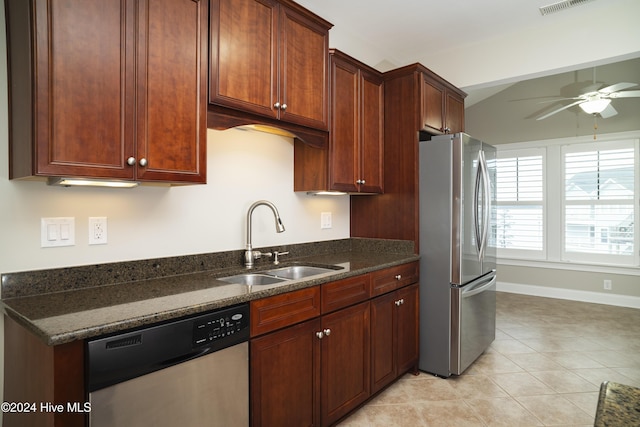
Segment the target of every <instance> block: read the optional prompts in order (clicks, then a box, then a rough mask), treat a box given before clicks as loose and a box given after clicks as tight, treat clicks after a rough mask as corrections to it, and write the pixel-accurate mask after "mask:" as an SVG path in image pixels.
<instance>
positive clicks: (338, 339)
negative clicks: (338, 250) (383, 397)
mask: <svg viewBox="0 0 640 427" xmlns="http://www.w3.org/2000/svg"><path fill="white" fill-rule="evenodd" d="M405 280H407V281H409V280H410V283H406V282H405ZM417 280H418V270H417V263H409V264H404V265H400V266H396V267H392V268H388V269H385V270H380V271H378V272H373V273H370V274H365V275H361V276H355V277H351V278H347V279H343V280H339V281H335V282H330V283H326V284H324V285H322V286H321V291H320V293H321V295H322V304H321V306H322V314H321V315H317V316H315V317H314V318H312V319H308V318H307V319H297V320H294V319H295V318H294V317H290V316H289V319H290V320H289V322H290V323H289V325H292V326H288V325H286V324H283V323H282V322H280V323H278V325H279V327H280V328H281V329H278V330H276V331H273V332H269V333H266V330H265V329H262V328H253V329H252V331H254V332H255V333H254V332H252V339H251V341H250V348H251V350H250V356H251V359H250V360H251V363H250V367H251V368H250V375H251V392H250V393H251V395H250V399H251V403H250V406H251V425H252V426H285V425H286V426H331V425H334V424H335V423H336V422H338V421H339V420H340V419H342V418H344V417H345V416H346V415H348V414H349V413H350V412H351V411H353V410H354V409H356V408H357V407H358V406H360V405H361V404H362V403H364V402H366V401H367V400H368V399H369V398H370V397H371V396H372V395H373V394H375V393H377V392H378V391H380V390H381V389H382V388H384V387H385V386H387V385H388V384H390V383H391V382H393V381H394V380H395V379H396V378H398V377H399V376H400V375H402V374H404V373H405V372H407V371H413V372H417V364H418V347H419V341H418V313H419V311H418V303H419V300H418V284H417V283H416V282H417ZM386 282H390V283H393V284H395V285H396V286H397V287H396V288H393V287H391V288H390V287H387V286H386V285H384V284H385V283H386ZM405 283H406V284H405ZM374 284H378V286H374ZM383 285H384V286H383ZM374 289H379V290H382V289H389V291H388V292H387V293H384V294H382V295H379V296H377V297H375V298H373V299H370V295H372V293H373V290H374ZM316 290H317V289H316ZM302 292H307V290H304V289H303V290H301V291H294V292H292V293H291V295H294V296H295V295H298V296H300V297H301V296H302ZM298 300H300V298H292V297H290V296H289V294H281V295H276V296H273V297H268V298H265V299H262V300H257V301H252V303H251V304H252V316H253V315H254V310H257V311H259V312H260V313H271V312H274V313H276V314H277V316H275V317H274V316H264V315H263V319H262V320H263V323H265V324H267V323H272V322H271V320H272V318H278V319H284V317H285V316H284V314H285V313H284V311H282V310H281V309H282V307H283V304H284V305H287V306H291V307H298V306H299V304H298V303H295V304H293V302H295V301H298ZM304 301H316V299H315V298H313V299H304ZM304 306H305V307H307V306H313V307H316V306H317V302H313V303H312V304H310V305H309V304H305V305H304ZM270 307H273V310H271V309H270ZM258 308H260V310H258ZM274 310H275V311H274ZM303 312H305V313H311V312H310V311H309V310H303ZM278 313H279V314H278ZM253 322H254V319H252V324H253ZM256 322H257V323H256V324H260V323H261V322H258V321H257V320H256ZM295 322H298V323H295ZM258 331H262V332H258Z"/></svg>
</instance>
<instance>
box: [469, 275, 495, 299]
mask: <svg viewBox="0 0 640 427" xmlns="http://www.w3.org/2000/svg"><path fill="white" fill-rule="evenodd" d="M496 280H497V276H496V275H495V274H494V275H493V276H492V277H491V279H490V280H489V281H487V282H480V283H477V284H475V285H472V286H470V287H469V288H468V289H467V288H462V298H470V297H472V296H474V295H478V294H479V293H481V292H484V291H485V290H486V289H487V288H490V287H492V286H493V285H494V284H495V283H496Z"/></svg>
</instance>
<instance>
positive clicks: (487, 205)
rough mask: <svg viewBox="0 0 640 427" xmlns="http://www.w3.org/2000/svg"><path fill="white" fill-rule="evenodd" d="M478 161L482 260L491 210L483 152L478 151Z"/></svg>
mask: <svg viewBox="0 0 640 427" xmlns="http://www.w3.org/2000/svg"><path fill="white" fill-rule="evenodd" d="M479 157H480V159H481V161H482V183H483V184H484V195H483V198H482V202H483V204H484V206H483V208H482V246H481V249H480V258H481V259H484V253H485V251H486V250H487V244H488V241H487V240H488V237H489V226H490V225H489V215H490V212H489V210H490V209H491V195H490V194H489V192H490V191H491V189H490V185H489V167H488V166H487V159H486V157H485V156H484V151H482V150H480V156H479Z"/></svg>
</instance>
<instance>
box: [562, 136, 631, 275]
mask: <svg viewBox="0 0 640 427" xmlns="http://www.w3.org/2000/svg"><path fill="white" fill-rule="evenodd" d="M636 157H637V153H636V148H635V146H634V143H633V141H626V142H625V141H620V142H618V143H616V144H612V145H603V144H580V145H572V146H566V147H563V167H564V176H563V180H564V186H563V187H564V197H563V210H564V215H563V217H564V218H563V237H564V245H563V258H564V259H565V260H568V261H592V262H605V263H612V264H633V262H634V257H635V249H634V248H635V246H636V243H635V242H636V237H635V229H634V222H635V221H634V220H635V216H636V212H635V211H636V206H637V203H636V202H635V201H636V199H637V194H636V189H635V182H636V173H637V172H636V170H635V168H636V166H635V164H636Z"/></svg>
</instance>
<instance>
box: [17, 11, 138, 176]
mask: <svg viewBox="0 0 640 427" xmlns="http://www.w3.org/2000/svg"><path fill="white" fill-rule="evenodd" d="M28 4H29V3H28V2H16V1H14V2H12V5H11V7H12V10H16V9H17V8H20V7H25V6H28ZM34 4H35V6H34V10H33V13H34V14H35V17H34V18H33V19H34V21H33V22H35V25H36V28H34V31H33V34H34V35H35V40H34V43H35V52H34V53H35V54H34V56H33V61H34V64H33V65H31V64H28V63H25V64H26V67H29V66H32V67H33V69H32V70H30V69H24V70H18V69H16V68H14V65H16V66H17V65H19V63H16V64H10V65H11V71H12V74H13V73H15V74H18V72H19V71H21V72H22V73H28V74H26V75H29V74H31V73H32V72H33V73H35V75H34V79H35V84H34V93H33V99H34V100H35V113H34V116H33V120H34V122H35V135H33V137H34V139H35V141H34V143H35V147H36V148H35V159H36V160H35V163H36V170H35V171H33V172H34V173H35V174H36V175H45V176H46V175H54V176H55V175H57V176H86V177H114V178H122V179H130V178H132V177H133V168H131V167H130V166H128V165H127V164H126V159H127V157H128V156H129V155H131V154H130V153H133V121H132V120H129V119H128V118H132V117H133V114H134V107H135V106H134V105H133V101H134V94H133V76H134V75H133V72H134V67H135V64H134V62H133V61H134V58H133V56H132V53H133V49H132V48H131V49H127V47H131V46H130V45H129V42H130V40H132V39H133V37H132V36H133V34H134V27H133V25H134V22H135V21H134V19H129V17H131V16H133V13H135V10H134V8H133V4H134V3H133V2H132V1H126V2H125V1H91V2H89V1H86V0H65V1H46V0H37V1H35V2H34ZM25 16H28V15H25ZM10 24H11V23H10ZM16 24H18V23H16ZM13 53H14V52H12V55H13ZM15 54H16V55H20V52H15ZM16 61H17V57H16ZM12 62H13V59H12ZM11 78H12V81H13V79H14V76H13V75H12V76H11ZM22 78H24V77H22ZM16 79H18V76H17V75H16ZM15 89H17V88H15ZM21 89H24V88H21ZM26 90H30V89H28V88H27V89H26ZM13 95H14V96H18V95H19V94H18V93H15V94H13ZM23 96H28V94H23ZM25 99H27V100H28V99H29V98H28V97H27V98H23V99H22V100H21V101H20V100H18V99H12V103H19V102H24V101H25ZM25 111H26V112H28V110H25ZM29 114H30V113H29ZM14 115H15V113H14ZM24 117H25V119H26V117H27V116H24ZM12 120H20V118H19V117H15V118H14V117H12ZM23 125H25V126H26V127H28V128H29V129H28V130H26V131H27V132H30V131H31V130H30V126H29V125H28V124H24V123H23ZM12 127H14V128H15V130H16V131H18V129H19V128H20V127H23V126H19V125H18V124H14V125H13V126H12ZM16 137H19V135H17V134H16V133H13V135H12V139H15V138H16ZM29 139H31V138H29ZM25 142H26V140H23V141H19V143H14V144H17V145H22V144H23V143H25ZM20 149H22V148H20ZM27 161H30V159H27ZM18 171H19V168H18V167H17V165H15V167H14V172H17V173H14V174H13V175H14V176H13V177H17V175H18V176H19V175H23V174H22V172H18ZM27 174H30V173H29V172H28V173H25V174H24V175H27Z"/></svg>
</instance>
